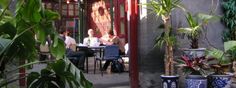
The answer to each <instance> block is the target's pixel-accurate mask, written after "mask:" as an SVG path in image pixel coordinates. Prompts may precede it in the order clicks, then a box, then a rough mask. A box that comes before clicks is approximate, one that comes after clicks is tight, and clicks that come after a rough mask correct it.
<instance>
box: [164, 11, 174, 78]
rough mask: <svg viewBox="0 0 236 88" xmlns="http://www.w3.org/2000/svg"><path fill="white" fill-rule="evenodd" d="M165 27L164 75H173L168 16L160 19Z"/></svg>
mask: <svg viewBox="0 0 236 88" xmlns="http://www.w3.org/2000/svg"><path fill="white" fill-rule="evenodd" d="M162 19H163V21H164V25H165V30H164V31H165V37H166V38H165V43H166V47H165V60H164V61H165V75H173V73H174V65H173V45H172V44H171V42H170V36H171V35H170V32H171V30H170V28H169V26H170V20H169V19H170V15H168V16H166V17H162Z"/></svg>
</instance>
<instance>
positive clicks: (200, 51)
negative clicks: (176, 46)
mask: <svg viewBox="0 0 236 88" xmlns="http://www.w3.org/2000/svg"><path fill="white" fill-rule="evenodd" d="M182 50H183V52H184V53H183V54H184V55H187V56H188V57H189V58H196V57H202V56H205V52H206V48H197V49H188V48H182Z"/></svg>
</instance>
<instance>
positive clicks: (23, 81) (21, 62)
mask: <svg viewBox="0 0 236 88" xmlns="http://www.w3.org/2000/svg"><path fill="white" fill-rule="evenodd" d="M23 64H25V60H20V65H23ZM19 73H20V75H19V76H20V78H23V77H25V68H24V67H22V68H20V69H19ZM19 84H20V87H22V88H24V87H25V84H26V81H25V78H23V79H20V80H19Z"/></svg>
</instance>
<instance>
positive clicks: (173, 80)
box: [161, 75, 179, 88]
mask: <svg viewBox="0 0 236 88" xmlns="http://www.w3.org/2000/svg"><path fill="white" fill-rule="evenodd" d="M161 79H162V88H178V87H179V85H178V79H179V76H165V75H161Z"/></svg>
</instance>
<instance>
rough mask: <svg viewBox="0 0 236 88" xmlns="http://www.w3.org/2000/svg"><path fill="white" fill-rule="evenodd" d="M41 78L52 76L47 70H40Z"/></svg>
mask: <svg viewBox="0 0 236 88" xmlns="http://www.w3.org/2000/svg"><path fill="white" fill-rule="evenodd" d="M40 74H41V76H43V77H48V76H49V75H51V74H52V72H51V71H50V70H49V69H42V70H41V72H40Z"/></svg>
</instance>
